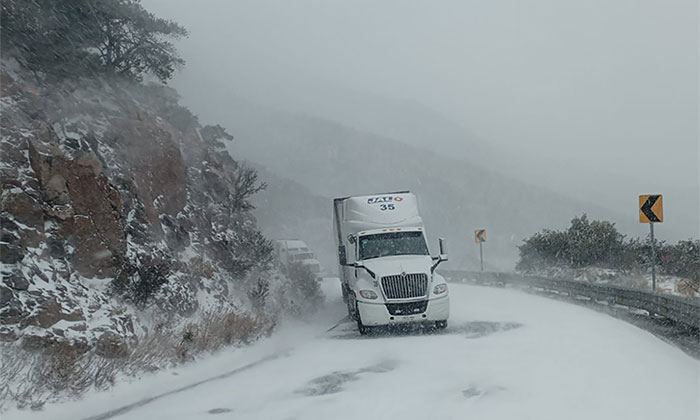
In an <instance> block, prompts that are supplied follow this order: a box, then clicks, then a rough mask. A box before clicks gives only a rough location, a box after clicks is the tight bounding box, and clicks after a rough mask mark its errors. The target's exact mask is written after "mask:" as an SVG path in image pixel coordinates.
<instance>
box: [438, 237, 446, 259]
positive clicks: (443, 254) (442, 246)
mask: <svg viewBox="0 0 700 420" xmlns="http://www.w3.org/2000/svg"><path fill="white" fill-rule="evenodd" d="M438 242H439V244H440V259H441V260H442V261H447V239H445V238H440V239H439V240H438Z"/></svg>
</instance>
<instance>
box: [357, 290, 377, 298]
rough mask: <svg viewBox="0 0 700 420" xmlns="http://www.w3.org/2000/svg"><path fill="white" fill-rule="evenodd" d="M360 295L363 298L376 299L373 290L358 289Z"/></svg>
mask: <svg viewBox="0 0 700 420" xmlns="http://www.w3.org/2000/svg"><path fill="white" fill-rule="evenodd" d="M360 296H362V297H363V298H365V299H376V298H377V293H376V292H375V291H374V290H360Z"/></svg>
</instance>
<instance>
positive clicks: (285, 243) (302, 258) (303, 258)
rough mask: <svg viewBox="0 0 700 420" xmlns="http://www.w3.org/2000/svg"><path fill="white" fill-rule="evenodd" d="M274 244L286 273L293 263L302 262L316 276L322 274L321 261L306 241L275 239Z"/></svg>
mask: <svg viewBox="0 0 700 420" xmlns="http://www.w3.org/2000/svg"><path fill="white" fill-rule="evenodd" d="M274 246H275V252H276V254H277V260H278V261H279V263H280V266H281V268H282V270H283V271H284V272H285V273H286V272H288V270H289V266H290V265H291V264H302V265H304V266H307V267H308V268H309V270H311V272H312V273H313V274H314V275H315V276H316V277H321V276H322V268H321V263H320V262H319V261H318V260H317V259H316V256H314V253H313V252H311V251H310V250H309V247H308V245H306V243H305V242H304V241H300V240H298V239H282V240H278V241H275V244H274Z"/></svg>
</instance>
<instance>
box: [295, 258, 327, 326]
mask: <svg viewBox="0 0 700 420" xmlns="http://www.w3.org/2000/svg"><path fill="white" fill-rule="evenodd" d="M287 277H288V278H289V280H290V282H291V284H290V288H291V289H292V290H290V292H292V296H295V297H296V299H297V301H295V302H291V306H292V308H291V311H292V313H293V314H295V315H299V314H303V313H307V312H313V311H314V310H316V309H317V308H318V307H319V305H320V304H321V303H322V302H323V293H322V292H321V285H320V283H319V281H318V278H317V277H316V275H315V274H314V273H313V272H312V271H311V269H310V268H309V266H307V265H304V264H301V263H292V264H289V266H288V267H287Z"/></svg>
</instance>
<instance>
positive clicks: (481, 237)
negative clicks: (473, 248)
mask: <svg viewBox="0 0 700 420" xmlns="http://www.w3.org/2000/svg"><path fill="white" fill-rule="evenodd" d="M474 242H476V243H477V244H479V259H480V260H481V271H482V272H483V271H484V247H483V244H484V242H486V229H476V230H475V231H474Z"/></svg>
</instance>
